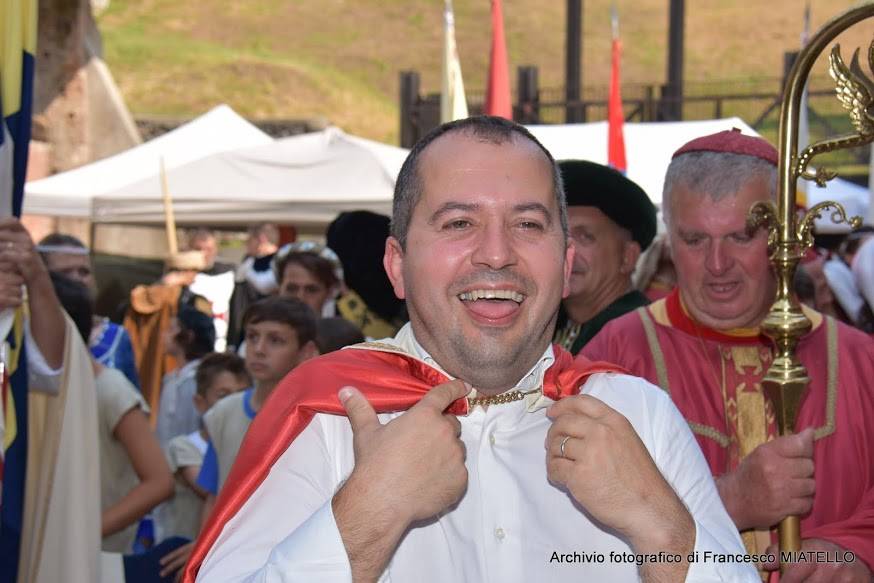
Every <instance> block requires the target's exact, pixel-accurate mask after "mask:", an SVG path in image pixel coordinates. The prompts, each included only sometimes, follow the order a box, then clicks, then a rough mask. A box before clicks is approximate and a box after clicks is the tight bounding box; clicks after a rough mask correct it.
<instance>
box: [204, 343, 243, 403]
mask: <svg viewBox="0 0 874 583" xmlns="http://www.w3.org/2000/svg"><path fill="white" fill-rule="evenodd" d="M223 372H229V373H231V374H232V375H234V377H235V378H237V379H244V380H245V381H246V382H247V383H251V379H250V377H249V373H248V371H246V361H245V360H243V359H242V358H240V357H239V356H237V355H236V354H234V353H232V352H213V353H212V354H207V355H206V356H204V357H203V360H201V361H200V364H199V365H197V373H196V375H195V381H196V383H197V394H198V395H200V396H201V397H205V396H206V392H207V391H208V390H209V387H210V386H212V384H213V383H214V382H215V379H216V377H218V376H219V375H220V374H221V373H223Z"/></svg>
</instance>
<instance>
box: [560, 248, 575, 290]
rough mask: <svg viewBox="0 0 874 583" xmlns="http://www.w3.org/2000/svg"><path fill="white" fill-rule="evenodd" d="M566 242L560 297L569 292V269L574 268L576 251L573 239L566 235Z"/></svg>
mask: <svg viewBox="0 0 874 583" xmlns="http://www.w3.org/2000/svg"><path fill="white" fill-rule="evenodd" d="M566 244H567V249H565V251H564V270H563V272H564V273H563V275H564V281H563V282H562V287H561V298H562V299H565V298H566V297H568V296H569V295H570V294H571V271H573V269H574V253H576V248H575V247H574V241H573V239H571V238H570V237H568V240H567V243H566Z"/></svg>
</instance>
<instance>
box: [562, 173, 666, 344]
mask: <svg viewBox="0 0 874 583" xmlns="http://www.w3.org/2000/svg"><path fill="white" fill-rule="evenodd" d="M558 167H559V169H560V170H561V178H562V181H563V182H564V191H565V195H566V196H567V205H568V231H569V233H570V237H571V240H572V241H573V244H574V261H573V264H572V265H573V269H572V270H571V278H570V294H568V296H567V297H566V298H565V299H564V301H563V302H562V306H561V310H560V311H559V313H558V324H557V325H556V334H555V341H556V342H557V343H559V344H561V345H562V347H564V348H565V349H566V350H568V351H570V353H571V354H574V355H575V354H577V353H579V351H580V349H581V348H582V347H583V346H585V345H586V343H587V342H588V341H589V340H591V339H592V338H594V337H595V335H596V334H597V333H598V332H599V331H600V330H601V328H602V327H603V326H604V324H606V323H607V322H609V321H610V320H612V319H614V318H618V317H619V316H622V315H623V314H627V313H628V312H630V311H632V310H634V309H636V308H639V307H641V306H645V305H647V304H648V303H649V300H648V299H647V297H646V296H645V295H643V294H642V293H640V292H639V291H638V290H636V289H634V288H633V287H632V284H631V274H632V273H634V268H635V265H636V264H637V259H638V257H640V253H641V252H642V251H645V250H646V248H647V247H649V245H650V243H652V240H653V238H654V237H655V234H656V209H655V207H654V206H653V204H652V202H650V200H649V197H648V196H647V195H646V193H645V192H644V191H643V189H642V188H640V187H639V186H638V185H637V184H635V183H634V182H632V181H631V180H629V179H628V178H626V177H625V176H623V175H622V174H621V173H619V172H617V171H616V170H614V169H612V168H608V167H607V166H602V165H601V164H596V163H595V162H589V161H587V160H562V161H560V162H559V163H558Z"/></svg>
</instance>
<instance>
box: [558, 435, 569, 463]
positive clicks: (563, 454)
mask: <svg viewBox="0 0 874 583" xmlns="http://www.w3.org/2000/svg"><path fill="white" fill-rule="evenodd" d="M570 438H571V436H570V435H565V436H564V439H562V440H561V445H560V446H558V450H559V451H560V452H561V457H563V458H565V459H567V456H566V455H565V453H564V446H565V445H566V444H567V440H568V439H570Z"/></svg>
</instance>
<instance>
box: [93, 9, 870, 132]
mask: <svg viewBox="0 0 874 583" xmlns="http://www.w3.org/2000/svg"><path fill="white" fill-rule="evenodd" d="M616 4H617V7H618V10H619V15H620V31H621V36H622V40H623V45H624V51H625V53H624V60H623V69H622V76H623V82H624V83H625V84H627V85H629V86H630V85H633V84H650V83H653V84H659V83H664V81H665V70H666V65H665V61H666V45H667V27H668V1H667V0H616ZM854 4H856V1H855V0H813V1H812V3H811V5H812V22H813V28H814V30H815V29H816V28H817V27H818V26H820V25H821V24H822V23H823V22H825V21H826V20H827V19H828V18H830V17H832V16H834V15H835V14H837V13H839V12H841V11H843V10H845V9H846V8H849V7H850V6H852V5H854ZM583 5H584V17H583V27H584V37H583V58H584V62H583V81H584V85H585V86H586V87H587V88H589V87H597V88H601V87H605V86H606V85H607V83H608V78H609V68H610V56H609V55H610V53H609V50H610V5H611V2H610V1H609V0H588V1H584V2H583ZM503 6H504V18H505V27H506V37H507V45H508V51H509V54H510V66H511V68H512V69H513V70H515V67H516V66H518V65H536V66H538V67H539V68H540V85H541V87H542V88H544V89H559V88H561V87H562V86H563V83H564V81H563V77H564V44H565V6H566V3H565V2H564V1H563V0H545V1H543V0H541V1H535V0H505V1H504V3H503ZM803 9H804V2H803V1H802V0H769V1H767V2H765V1H761V0H746V1H739V0H689V1H687V2H686V40H685V44H686V66H685V80H686V82H687V83H690V84H691V83H700V82H720V85H721V86H722V87H725V88H726V90H727V91H731V90H732V88H735V87H737V88H741V87H745V86H748V85H749V84H750V83H753V84H754V83H755V82H756V81H757V80H760V79H767V78H775V77H778V76H779V75H780V73H781V71H782V63H783V52H784V51H786V50H794V49H796V48H797V47H798V45H799V35H800V32H801V29H802V18H803V16H802V13H803ZM442 10H443V2H442V0H403V1H402V0H354V1H353V0H197V1H185V0H182V1H180V0H111V3H110V6H109V8H108V9H107V10H106V11H105V12H104V13H103V14H101V15H99V17H98V24H99V27H100V30H101V32H102V35H103V42H104V54H105V58H106V61H107V62H108V64H109V66H110V69H111V70H112V73H113V74H114V76H115V78H116V80H117V82H118V84H119V86H120V88H121V91H122V93H123V95H124V97H125V99H126V100H127V103H128V105H129V107H130V108H131V110H132V111H133V113H134V114H135V115H145V114H171V115H182V116H188V115H195V114H199V113H201V112H203V111H205V110H206V109H208V108H210V107H212V106H214V105H216V104H218V103H222V102H225V103H228V104H230V105H231V106H232V107H233V108H234V109H236V110H237V111H239V112H240V113H242V114H244V115H246V116H249V117H254V118H266V117H272V118H310V117H317V116H321V117H324V118H326V119H328V120H329V121H330V122H331V123H334V124H336V125H338V126H340V127H343V128H344V129H346V130H348V131H350V132H354V133H357V134H359V135H363V136H366V137H369V138H373V139H377V140H383V141H388V142H392V143H396V142H397V136H398V73H399V71H401V70H404V69H415V70H418V71H419V72H420V73H421V75H422V90H423V91H424V92H437V91H439V89H440V67H441V50H442V36H443V28H442ZM455 18H456V38H457V42H458V49H459V53H460V58H461V63H462V71H463V75H464V81H465V86H466V88H467V90H468V92H469V93H471V94H474V93H475V94H482V92H483V91H484V89H485V79H486V75H487V69H488V59H489V43H490V18H489V2H488V1H487V0H476V1H473V0H456V1H455ZM872 33H874V24H872V23H870V21H869V23H868V24H864V25H860V26H857V27H856V28H855V29H854V30H852V31H850V32H849V33H847V34H846V35H845V37H846V38H842V39H841V40H842V44H843V45H844V46H845V49H844V56H845V58H846V59H847V60H848V59H849V54H850V51H851V49H852V48H855V47H856V46H860V45H863V46H867V43H868V42H870V40H871V38H872V36H874V34H872ZM816 74H817V75H818V76H824V75H825V68H824V66H823V65H822V63H818V66H817V70H816ZM748 121H750V120H748Z"/></svg>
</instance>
